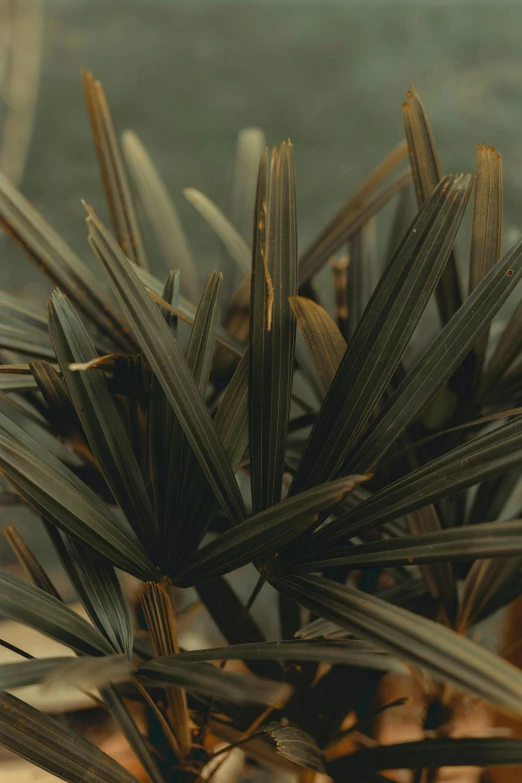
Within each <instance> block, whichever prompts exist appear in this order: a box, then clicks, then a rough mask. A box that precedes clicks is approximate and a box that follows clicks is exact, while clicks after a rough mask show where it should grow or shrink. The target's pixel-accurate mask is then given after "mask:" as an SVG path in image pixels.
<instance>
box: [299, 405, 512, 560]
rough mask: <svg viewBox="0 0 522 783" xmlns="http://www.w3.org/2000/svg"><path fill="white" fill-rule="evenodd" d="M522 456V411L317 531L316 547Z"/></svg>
mask: <svg viewBox="0 0 522 783" xmlns="http://www.w3.org/2000/svg"><path fill="white" fill-rule="evenodd" d="M521 461H522V416H518V417H517V418H516V419H514V420H513V421H512V422H510V423H508V424H505V425H504V426H502V427H497V428H496V429H495V430H493V431H492V432H488V433H486V434H484V435H480V436H478V437H477V438H473V440H471V441H469V442H468V443H466V444H464V445H463V446H459V447H458V448H456V449H453V450H452V451H449V452H448V453H447V454H444V455H443V456H442V457H439V458H437V459H435V460H432V461H431V462H428V463H427V464H426V465H424V466H423V467H421V468H418V469H417V470H415V471H413V472H412V473H409V474H408V475H407V476H405V477H404V478H402V479H399V480H398V481H395V482H394V483H393V484H389V485H388V486H387V487H384V489H382V490H380V491H379V492H376V493H375V495H373V496H372V497H370V498H368V499H367V500H363V502H362V503H359V504H358V505H357V506H356V507H355V508H352V509H349V510H347V511H346V512H345V513H343V514H341V515H340V516H339V518H338V519H336V520H335V521H334V522H332V523H331V524H329V525H327V526H326V527H325V528H324V529H323V530H321V531H319V532H318V533H316V535H315V536H314V539H313V541H314V551H317V548H319V547H321V548H322V547H323V546H324V545H325V544H330V542H331V541H333V540H334V539H336V540H337V541H339V540H341V539H342V540H346V539H348V538H351V537H353V536H355V535H358V534H359V533H360V532H362V531H363V530H371V529H372V528H375V527H378V526H379V525H383V524H384V523H385V522H388V521H389V520H392V519H397V518H398V517H400V516H402V515H403V514H406V513H409V512H410V511H414V510H415V509H417V508H422V507H423V506H426V505H428V504H429V503H432V502H433V501H435V500H438V499H439V498H443V497H448V496H449V495H452V494H454V493H455V492H457V491H458V490H459V489H464V488H465V487H469V486H473V484H477V483H479V482H481V481H484V480H485V479H486V478H489V477H490V476H493V475H495V474H496V473H500V472H502V471H504V470H506V469H508V468H509V467H513V466H514V465H518V464H520V462H521Z"/></svg>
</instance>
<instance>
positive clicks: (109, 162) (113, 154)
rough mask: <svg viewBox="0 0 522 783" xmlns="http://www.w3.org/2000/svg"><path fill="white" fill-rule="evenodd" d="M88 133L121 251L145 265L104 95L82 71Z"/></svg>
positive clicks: (98, 85)
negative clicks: (92, 139) (91, 139)
mask: <svg viewBox="0 0 522 783" xmlns="http://www.w3.org/2000/svg"><path fill="white" fill-rule="evenodd" d="M82 78H83V86H84V90H85V99H86V101H87V109H88V112H89V118H90V121H91V129H92V135H93V138H94V144H95V146H96V152H97V155H98V162H99V164H100V170H101V175H102V181H103V187H104V189H105V195H106V197H107V203H108V205H109V210H110V213H111V218H112V223H113V226H114V231H115V233H116V236H117V238H118V242H119V244H120V247H121V249H122V250H123V252H124V253H125V254H126V255H127V256H128V257H129V258H130V259H132V261H135V262H136V263H137V264H138V266H141V267H143V268H144V269H148V268H149V263H148V259H147V254H146V252H145V246H144V243H143V237H142V235H141V228H140V225H139V221H138V216H137V212H136V205H135V203H134V195H133V193H132V189H131V185H130V182H129V177H128V174H127V170H126V168H125V162H124V159H123V155H122V152H121V148H120V143H119V140H118V135H117V133H116V130H115V128H114V123H113V119H112V114H111V110H110V108H109V104H108V102H107V96H106V95H105V91H104V89H103V87H102V85H101V83H100V82H99V81H97V80H96V79H95V78H94V77H93V75H92V73H90V72H89V71H84V72H83V73H82Z"/></svg>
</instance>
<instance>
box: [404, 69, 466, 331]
mask: <svg viewBox="0 0 522 783" xmlns="http://www.w3.org/2000/svg"><path fill="white" fill-rule="evenodd" d="M403 111H404V125H405V130H406V139H407V141H408V151H409V155H410V164H411V170H412V173H413V183H414V185H415V192H416V195H417V204H418V207H419V209H420V208H421V207H422V206H423V204H424V203H425V202H426V200H427V199H428V198H429V197H430V196H431V194H432V193H433V191H434V190H435V188H436V187H437V184H438V182H439V181H440V180H441V177H442V174H441V168H440V162H439V156H438V153H437V149H436V147H435V139H434V138H433V133H432V130H431V127H430V123H429V120H428V117H427V115H426V112H425V110H424V106H423V105H422V102H421V100H420V98H419V95H418V93H417V91H416V90H415V88H414V86H413V85H411V86H410V89H409V90H408V95H407V100H406V103H404V104H403ZM436 297H437V306H438V309H439V316H440V319H441V322H442V325H443V326H444V324H446V323H447V322H448V321H449V319H450V318H451V317H452V315H454V314H455V313H456V312H457V310H458V309H459V307H460V305H461V304H462V294H461V291H460V282H459V275H458V270H457V264H456V261H455V255H454V253H451V255H450V257H449V260H448V264H447V266H446V268H445V270H444V271H443V273H442V276H441V278H440V282H439V284H438V286H437V289H436Z"/></svg>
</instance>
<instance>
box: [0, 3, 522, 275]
mask: <svg viewBox="0 0 522 783" xmlns="http://www.w3.org/2000/svg"><path fill="white" fill-rule="evenodd" d="M44 6H45V22H44V45H43V61H42V72H41V81H40V93H39V99H38V104H37V110H36V117H35V124H34V131H33V137H32V142H31V146H30V151H29V156H28V161H27V166H26V170H25V174H24V177H23V181H22V183H21V188H22V190H23V192H24V193H25V195H27V197H28V198H29V199H31V200H32V201H33V202H34V203H35V204H36V206H37V207H38V208H39V209H40V210H41V211H42V212H43V214H44V215H45V216H46V217H47V218H48V219H49V220H50V222H51V223H52V224H53V225H54V226H55V227H56V228H57V229H58V230H59V231H60V232H61V233H63V235H64V236H65V238H66V239H67V240H68V241H70V242H71V243H72V245H73V246H74V248H75V249H76V250H77V251H78V252H80V253H81V255H82V256H83V257H85V258H87V259H88V258H89V256H90V252H89V248H88V246H87V243H86V240H85V229H84V226H83V208H82V206H81V204H80V199H81V198H85V199H86V200H87V201H89V202H91V203H93V204H94V205H95V207H96V208H97V209H99V210H100V212H101V214H102V216H103V217H105V218H108V216H107V212H106V209H105V205H104V202H103V196H102V191H101V186H100V182H99V177H98V171H97V163H96V159H95V155H94V151H93V147H92V144H91V139H90V128H89V123H88V119H87V114H86V110H85V106H84V102H83V94H82V87H81V82H80V69H81V68H82V67H88V68H90V69H92V70H93V71H94V73H95V75H96V76H97V77H98V78H99V79H101V81H102V82H103V84H104V86H105V88H106V91H107V93H108V96H109V100H110V102H111V106H112V109H113V113H114V118H115V121H116V124H117V127H118V129H119V130H120V131H122V130H124V129H126V128H133V129H134V130H135V131H137V133H138V134H139V135H140V137H141V138H142V140H143V142H144V143H145V144H146V146H147V147H148V149H149V151H150V152H151V154H152V156H153V158H154V160H155V162H156V163H157V164H158V165H159V167H160V170H161V172H162V174H163V176H164V178H165V180H166V182H167V183H168V185H169V187H170V189H171V192H172V194H173V195H174V197H175V200H176V203H177V205H178V207H179V209H180V211H181V214H182V217H183V220H184V223H185V225H186V228H187V231H188V234H189V237H190V240H191V246H192V248H193V250H194V253H195V255H196V257H197V259H198V261H199V263H200V265H201V269H202V272H203V273H205V272H207V271H209V270H210V269H211V268H213V267H214V266H216V265H219V247H218V243H217V242H216V240H215V239H214V237H213V236H212V234H211V231H210V229H208V228H207V226H206V225H205V224H204V223H203V221H202V219H201V218H200V216H199V215H197V214H196V213H195V211H194V210H193V208H192V207H191V206H190V205H189V204H188V203H186V202H185V199H184V197H183V195H182V192H181V191H182V188H184V187H189V186H190V187H196V188H199V189H201V190H202V191H203V192H204V193H206V194H207V195H208V196H210V197H211V198H212V199H213V200H215V202H216V203H217V204H219V205H220V206H221V207H222V208H224V209H226V207H227V204H228V199H229V192H230V184H231V173H232V160H233V154H234V145H235V139H236V134H237V131H238V130H239V129H240V128H242V127H245V126H248V125H258V126H260V127H261V128H263V130H264V131H265V132H266V134H267V138H268V141H269V143H271V144H272V143H279V142H280V141H281V140H282V139H283V138H287V137H290V138H291V139H292V141H293V142H294V144H295V147H296V165H297V182H298V207H299V235H300V243H301V247H304V245H305V244H306V243H307V241H308V240H310V239H311V238H312V236H313V235H314V233H315V232H316V231H317V230H319V229H320V228H321V226H322V224H323V223H324V222H325V221H326V220H327V219H328V218H329V217H330V216H331V214H332V212H333V211H334V210H335V209H336V207H337V206H338V205H339V204H340V203H341V202H342V201H343V199H344V198H345V197H346V196H347V195H348V194H349V192H350V191H351V190H352V189H353V188H354V187H355V186H356V185H357V184H358V182H359V181H360V180H361V179H362V178H363V177H364V176H365V175H366V174H367V173H368V172H369V171H370V170H371V168H372V167H373V166H374V165H375V164H377V163H378V162H379V160H380V159H381V158H382V157H383V156H384V155H385V154H386V153H387V152H388V151H389V150H390V149H391V148H392V147H393V146H394V145H395V144H396V143H397V142H398V141H399V140H400V139H401V137H402V135H403V124H402V110H401V103H402V101H403V99H404V97H405V93H406V90H407V88H408V84H409V82H410V80H411V81H413V82H414V83H415V86H416V87H417V89H418V91H419V93H420V95H421V97H422V99H423V101H424V103H425V105H426V108H427V109H428V112H429V115H430V117H431V121H432V125H433V128H434V131H435V135H436V139H437V142H438V146H439V151H440V154H441V158H442V164H443V167H444V170H445V171H446V172H449V171H472V170H473V167H474V161H475V151H476V144H477V143H479V142H485V143H488V144H494V145H495V146H496V147H497V149H498V150H499V151H501V152H502V154H503V159H504V177H505V189H506V192H505V214H506V233H508V234H509V233H511V234H513V232H514V231H517V230H518V228H519V225H520V219H519V212H520V207H519V192H520V188H521V184H522V183H521V175H520V170H521V166H522V132H521V127H522V44H521V42H520V35H519V33H520V30H521V28H522V3H520V2H518V3H515V4H514V5H513V6H501V5H498V4H491V5H490V6H489V7H486V6H485V5H480V4H471V3H458V2H457V3H455V4H451V5H450V4H444V3H440V2H436V3H428V2H422V1H420V0H419V1H418V2H410V3H404V2H403V3H400V2H385V3H375V2H371V0H367V2H364V3H361V2H352V1H351V0H344V1H339V2H329V1H328V0H321V2H318V3H313V2H284V0H279V2H274V3H270V2H252V1H249V0H243V2H235V3H226V2H219V1H218V0H210V1H209V2H201V0H183V1H180V0H178V2H176V1H175V0H171V1H170V2H166V1H163V2H155V1H154V0H139V1H138V0H74V1H72V0H46V2H45V3H44ZM464 249H465V248H464ZM2 257H3V263H2V264H1V279H0V283H1V284H2V285H5V286H8V287H11V288H13V289H15V288H20V287H21V286H23V287H25V286H26V285H27V284H28V281H30V280H34V279H36V278H35V273H34V271H33V269H32V267H31V265H30V263H29V262H28V261H26V260H25V258H23V256H22V254H21V253H20V252H19V251H18V250H16V249H14V250H13V248H11V246H10V245H8V244H7V243H5V242H4V243H3V244H2Z"/></svg>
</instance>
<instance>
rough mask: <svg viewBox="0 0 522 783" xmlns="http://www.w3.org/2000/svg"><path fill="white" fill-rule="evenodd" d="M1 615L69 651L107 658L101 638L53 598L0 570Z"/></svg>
mask: <svg viewBox="0 0 522 783" xmlns="http://www.w3.org/2000/svg"><path fill="white" fill-rule="evenodd" d="M0 586H1V588H2V589H1V590H0V615H2V616H3V617H7V618H8V619H10V620H15V621H16V622H20V623H23V624H24V625H28V626H30V627H31V628H34V629H35V630H37V631H40V632H41V633H43V634H45V635H46V636H50V637H51V639H55V640H56V641H57V642H61V644H65V645H66V646H67V647H70V648H71V649H72V650H74V651H75V652H78V653H83V654H86V655H100V654H104V655H108V654H110V653H111V652H112V649H111V647H110V645H109V644H108V642H107V641H106V640H105V639H104V637H103V636H102V635H101V634H100V633H99V631H97V630H96V628H93V627H92V625H90V624H89V623H88V622H86V620H84V619H83V617H80V616H79V615H77V614H76V613H75V612H73V611H72V610H71V609H69V608H68V607H67V606H65V604H63V603H62V602H61V601H59V600H58V599H57V598H54V596H51V595H49V594H48V593H45V592H44V591H43V590H40V589H39V588H38V587H34V586H33V585H31V584H29V583H28V582H24V580H23V579H19V578H18V577H17V576H14V574H10V573H9V572H8V571H5V570H4V569H3V568H2V569H0Z"/></svg>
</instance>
